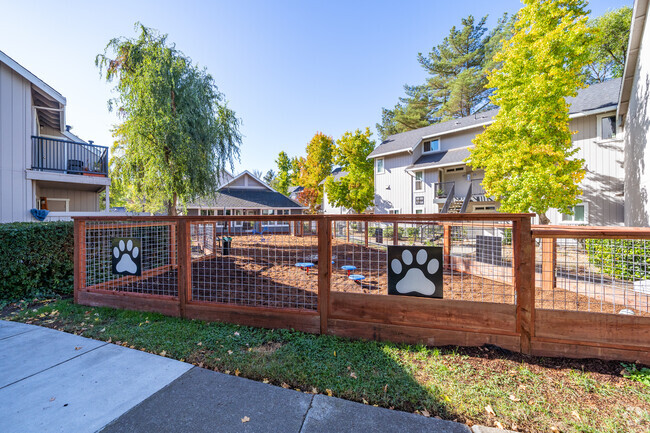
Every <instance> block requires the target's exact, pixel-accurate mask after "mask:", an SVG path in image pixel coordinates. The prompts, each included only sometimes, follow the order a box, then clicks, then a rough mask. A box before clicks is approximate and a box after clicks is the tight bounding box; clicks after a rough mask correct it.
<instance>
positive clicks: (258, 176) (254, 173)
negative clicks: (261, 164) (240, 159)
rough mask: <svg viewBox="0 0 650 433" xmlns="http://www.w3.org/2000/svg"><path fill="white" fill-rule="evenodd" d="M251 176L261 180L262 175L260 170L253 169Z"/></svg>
mask: <svg viewBox="0 0 650 433" xmlns="http://www.w3.org/2000/svg"><path fill="white" fill-rule="evenodd" d="M253 176H255V177H256V178H258V179H262V177H263V176H264V173H262V170H258V169H255V170H253Z"/></svg>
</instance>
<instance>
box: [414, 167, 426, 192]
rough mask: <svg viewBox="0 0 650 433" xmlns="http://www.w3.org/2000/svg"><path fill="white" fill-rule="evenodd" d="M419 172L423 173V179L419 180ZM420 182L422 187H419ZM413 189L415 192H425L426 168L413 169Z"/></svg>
mask: <svg viewBox="0 0 650 433" xmlns="http://www.w3.org/2000/svg"><path fill="white" fill-rule="evenodd" d="M418 173H421V174H422V179H420V180H419V181H418ZM418 182H420V188H419V189H418V187H417V184H418ZM413 191H414V192H424V170H417V171H413Z"/></svg>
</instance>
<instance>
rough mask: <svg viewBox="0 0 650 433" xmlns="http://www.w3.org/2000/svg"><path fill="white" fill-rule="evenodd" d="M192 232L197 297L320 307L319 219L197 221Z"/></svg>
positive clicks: (274, 305)
mask: <svg viewBox="0 0 650 433" xmlns="http://www.w3.org/2000/svg"><path fill="white" fill-rule="evenodd" d="M312 223H314V224H312ZM190 234H191V251H192V300H194V301H203V302H214V303H222V304H232V305H241V306H253V307H272V308H285V309H287V308H288V309H301V310H310V311H316V310H317V309H318V271H317V269H318V266H319V262H318V237H317V236H316V226H315V222H313V221H291V220H288V219H284V220H277V221H275V220H263V221H259V220H254V219H251V220H250V221H241V220H227V221H222V222H215V221H197V222H192V223H191V230H190Z"/></svg>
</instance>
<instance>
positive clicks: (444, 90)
mask: <svg viewBox="0 0 650 433" xmlns="http://www.w3.org/2000/svg"><path fill="white" fill-rule="evenodd" d="M486 19H487V17H483V18H482V19H480V20H479V21H478V22H476V21H475V19H474V17H473V16H472V15H470V16H468V17H467V18H463V19H462V20H461V23H462V27H460V28H456V26H454V27H452V28H451V30H450V31H449V35H448V36H447V37H445V39H444V40H443V41H442V43H440V44H438V45H436V46H435V47H433V49H432V50H431V52H430V53H429V54H427V55H423V54H422V53H419V54H418V62H419V63H420V65H421V66H422V68H424V70H425V71H427V73H428V74H429V78H427V80H426V82H425V83H424V84H422V85H416V86H408V85H407V86H404V90H405V93H406V97H403V98H400V101H399V103H398V104H397V105H396V106H395V107H394V108H393V109H392V110H388V109H385V108H384V109H382V123H381V124H377V130H378V131H379V133H380V135H381V137H382V139H385V138H386V137H387V136H388V135H391V134H395V133H399V132H404V131H409V130H412V129H416V128H421V127H423V126H427V125H430V124H431V123H435V122H440V121H443V120H448V119H451V118H457V117H463V116H468V115H470V114H473V113H474V112H476V111H478V110H481V109H485V108H488V107H489V96H490V92H491V91H490V89H489V88H486V84H487V78H486V73H487V70H488V69H489V68H490V67H492V66H493V61H492V56H493V54H494V52H495V51H496V50H497V49H498V47H499V46H500V41H501V40H503V39H504V38H507V37H509V35H510V31H509V29H510V26H511V20H508V18H507V16H506V15H504V17H503V18H502V19H500V20H499V22H498V24H497V26H496V27H495V28H494V29H493V30H492V31H491V32H488V29H487V27H486V25H485V22H486Z"/></svg>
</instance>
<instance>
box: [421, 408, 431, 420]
mask: <svg viewBox="0 0 650 433" xmlns="http://www.w3.org/2000/svg"><path fill="white" fill-rule="evenodd" d="M422 415H424V416H426V417H427V418H429V417H430V416H431V414H430V413H429V411H428V410H426V409H424V410H423V411H422Z"/></svg>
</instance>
